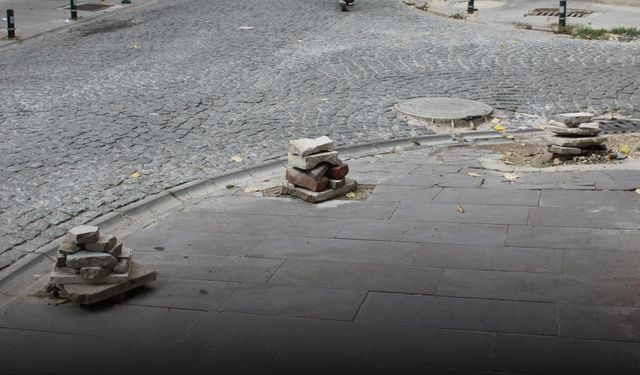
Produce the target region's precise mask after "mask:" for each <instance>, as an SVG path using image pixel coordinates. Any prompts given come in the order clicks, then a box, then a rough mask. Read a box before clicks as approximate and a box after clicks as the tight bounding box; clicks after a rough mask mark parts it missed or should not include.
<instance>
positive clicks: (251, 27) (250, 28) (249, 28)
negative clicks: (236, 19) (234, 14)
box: [238, 26, 254, 30]
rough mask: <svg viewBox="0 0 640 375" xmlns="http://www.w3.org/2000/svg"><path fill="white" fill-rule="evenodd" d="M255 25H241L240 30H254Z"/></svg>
mask: <svg viewBox="0 0 640 375" xmlns="http://www.w3.org/2000/svg"><path fill="white" fill-rule="evenodd" d="M253 29H254V27H253V26H240V27H238V30H253Z"/></svg>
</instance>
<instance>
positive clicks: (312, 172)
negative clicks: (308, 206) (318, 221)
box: [282, 136, 358, 203]
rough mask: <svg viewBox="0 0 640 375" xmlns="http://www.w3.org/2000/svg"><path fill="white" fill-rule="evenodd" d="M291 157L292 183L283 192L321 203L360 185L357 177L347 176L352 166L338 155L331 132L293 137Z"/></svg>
mask: <svg viewBox="0 0 640 375" xmlns="http://www.w3.org/2000/svg"><path fill="white" fill-rule="evenodd" d="M287 159H288V162H289V163H288V164H289V165H288V167H287V170H286V175H285V178H286V180H287V181H288V182H289V183H290V184H288V185H286V186H284V187H283V191H282V193H283V194H287V195H291V196H294V197H297V198H300V199H302V200H305V201H307V202H311V203H318V202H323V201H326V200H329V199H333V198H336V197H338V196H341V195H345V194H347V193H350V192H353V191H354V190H356V189H357V187H358V184H357V183H356V181H354V180H352V179H348V178H346V175H347V174H348V173H349V166H348V165H347V164H345V163H343V162H342V161H341V160H340V159H339V158H338V152H337V151H334V146H333V141H332V140H331V139H330V138H329V137H327V136H322V137H319V138H316V139H308V138H302V139H295V140H292V141H290V142H289V153H288V156H287Z"/></svg>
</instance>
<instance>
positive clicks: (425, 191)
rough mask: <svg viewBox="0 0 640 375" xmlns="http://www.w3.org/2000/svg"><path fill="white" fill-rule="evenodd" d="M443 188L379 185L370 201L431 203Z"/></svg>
mask: <svg viewBox="0 0 640 375" xmlns="http://www.w3.org/2000/svg"><path fill="white" fill-rule="evenodd" d="M440 191H442V188H439V187H438V188H425V187H420V186H400V185H378V186H376V188H375V189H374V190H373V193H372V194H371V196H369V199H368V201H369V202H374V201H394V202H400V201H430V200H431V199H433V197H435V196H436V195H437V194H438V193H440Z"/></svg>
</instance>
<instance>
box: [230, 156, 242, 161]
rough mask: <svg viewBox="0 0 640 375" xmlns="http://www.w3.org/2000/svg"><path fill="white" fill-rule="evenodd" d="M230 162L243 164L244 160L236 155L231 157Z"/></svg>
mask: <svg viewBox="0 0 640 375" xmlns="http://www.w3.org/2000/svg"><path fill="white" fill-rule="evenodd" d="M230 160H231V161H235V162H236V163H240V162H242V158H241V157H240V155H234V156H232V157H231V159H230Z"/></svg>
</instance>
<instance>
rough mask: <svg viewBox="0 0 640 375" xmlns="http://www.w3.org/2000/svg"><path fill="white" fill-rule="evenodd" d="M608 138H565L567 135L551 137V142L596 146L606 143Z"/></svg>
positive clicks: (574, 145) (563, 145)
mask: <svg viewBox="0 0 640 375" xmlns="http://www.w3.org/2000/svg"><path fill="white" fill-rule="evenodd" d="M606 140H607V138H605V137H580V138H565V137H557V136H553V137H549V138H548V141H549V144H552V145H556V146H562V147H580V148H583V147H588V146H595V145H600V144H602V143H604V142H605V141H606Z"/></svg>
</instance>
